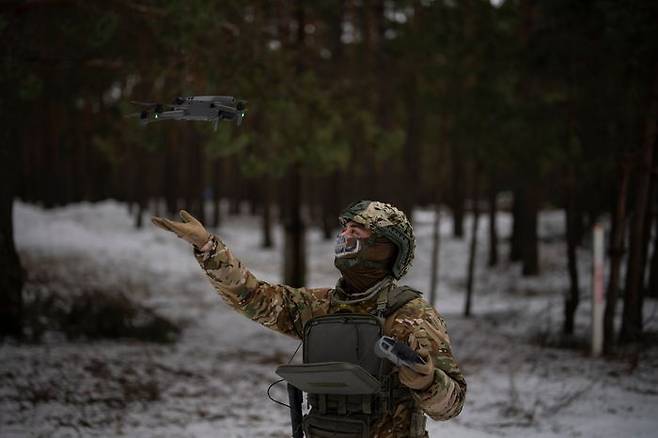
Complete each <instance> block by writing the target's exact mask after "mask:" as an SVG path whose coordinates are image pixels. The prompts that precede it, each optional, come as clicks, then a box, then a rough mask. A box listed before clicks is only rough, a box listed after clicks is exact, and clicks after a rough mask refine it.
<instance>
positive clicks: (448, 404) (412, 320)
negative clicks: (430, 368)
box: [385, 298, 466, 420]
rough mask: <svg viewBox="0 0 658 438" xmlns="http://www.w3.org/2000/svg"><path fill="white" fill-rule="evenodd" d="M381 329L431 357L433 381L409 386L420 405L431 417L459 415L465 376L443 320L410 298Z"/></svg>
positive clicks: (428, 307)
mask: <svg viewBox="0 0 658 438" xmlns="http://www.w3.org/2000/svg"><path fill="white" fill-rule="evenodd" d="M385 331H386V332H387V334H389V336H393V337H394V338H396V339H398V340H400V341H403V342H406V343H407V344H408V345H409V346H411V348H413V349H415V350H417V351H420V350H425V351H427V352H428V353H429V355H430V356H431V358H432V361H433V363H434V367H435V369H434V382H433V383H432V384H431V385H430V386H429V388H427V389H425V390H422V391H416V390H411V393H412V395H413V397H414V398H415V399H416V401H417V402H418V404H419V406H420V407H421V409H422V410H423V411H424V412H425V413H426V414H427V415H428V416H430V417H431V418H433V419H434V420H449V419H450V418H453V417H455V416H457V415H459V413H460V412H461V410H462V407H463V406H464V399H465V396H466V380H464V376H463V374H462V372H461V370H460V368H459V365H458V364H457V361H456V360H455V358H454V357H453V355H452V350H451V348H450V339H449V337H448V331H447V328H446V324H445V322H444V321H443V318H441V317H440V316H439V314H438V313H437V312H436V310H434V308H433V307H431V306H430V305H429V304H428V303H427V302H426V301H425V300H423V299H422V298H418V299H415V300H413V301H410V302H409V303H407V304H406V305H404V306H403V307H402V308H400V309H399V310H398V311H397V312H395V313H394V314H393V315H391V317H389V318H388V319H387V321H386V325H385Z"/></svg>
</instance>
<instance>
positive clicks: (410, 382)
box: [400, 350, 434, 391]
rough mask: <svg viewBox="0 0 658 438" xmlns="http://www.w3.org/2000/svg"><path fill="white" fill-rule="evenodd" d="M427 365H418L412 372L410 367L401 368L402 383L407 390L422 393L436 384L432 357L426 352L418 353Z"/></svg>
mask: <svg viewBox="0 0 658 438" xmlns="http://www.w3.org/2000/svg"><path fill="white" fill-rule="evenodd" d="M418 354H420V355H421V357H422V358H423V360H424V361H425V364H423V365H421V364H416V365H414V369H413V370H412V369H411V368H409V367H406V366H402V367H400V383H402V384H403V385H404V386H406V387H407V388H411V389H415V390H417V391H422V390H425V389H427V388H429V387H430V385H431V384H432V383H433V382H434V363H433V362H432V357H431V356H430V355H429V354H428V353H427V351H425V350H421V351H419V352H418Z"/></svg>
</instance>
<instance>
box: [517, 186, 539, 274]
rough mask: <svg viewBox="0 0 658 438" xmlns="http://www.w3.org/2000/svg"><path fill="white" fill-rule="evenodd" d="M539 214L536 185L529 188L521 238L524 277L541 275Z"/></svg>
mask: <svg viewBox="0 0 658 438" xmlns="http://www.w3.org/2000/svg"><path fill="white" fill-rule="evenodd" d="M538 215H539V190H538V188H537V187H535V186H530V187H528V189H527V198H526V202H525V209H524V211H523V223H524V225H523V231H524V232H523V236H522V240H521V251H522V253H521V258H522V262H523V267H522V269H521V272H522V274H523V276H524V277H530V276H535V275H539V250H538V244H539V242H538V236H537V220H538Z"/></svg>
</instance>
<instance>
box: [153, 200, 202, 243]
mask: <svg viewBox="0 0 658 438" xmlns="http://www.w3.org/2000/svg"><path fill="white" fill-rule="evenodd" d="M179 214H180V217H181V219H182V220H183V222H174V221H172V220H169V219H167V218H163V217H157V216H154V217H152V218H151V222H152V223H153V225H155V226H156V227H158V228H162V229H163V230H166V231H171V232H172V233H174V234H176V235H177V236H178V237H180V238H181V239H183V240H185V241H187V242H189V243H191V244H192V245H194V246H195V247H197V249H201V248H203V246H204V245H205V244H206V243H208V241H209V240H210V233H209V232H208V230H206V229H205V228H204V226H203V225H202V224H201V222H199V221H198V220H196V218H195V217H194V216H192V215H191V214H189V213H188V212H187V211H185V210H181V211H180V212H179Z"/></svg>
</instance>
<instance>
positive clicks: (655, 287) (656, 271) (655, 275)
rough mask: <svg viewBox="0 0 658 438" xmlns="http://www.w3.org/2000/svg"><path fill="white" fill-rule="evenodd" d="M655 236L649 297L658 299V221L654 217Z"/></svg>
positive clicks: (650, 268)
mask: <svg viewBox="0 0 658 438" xmlns="http://www.w3.org/2000/svg"><path fill="white" fill-rule="evenodd" d="M653 222H654V228H655V231H654V234H653V254H652V256H651V265H650V267H649V283H648V285H647V296H648V297H652V298H656V297H658V219H657V216H656V215H654V220H653Z"/></svg>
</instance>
